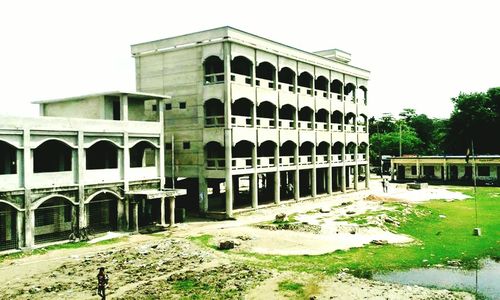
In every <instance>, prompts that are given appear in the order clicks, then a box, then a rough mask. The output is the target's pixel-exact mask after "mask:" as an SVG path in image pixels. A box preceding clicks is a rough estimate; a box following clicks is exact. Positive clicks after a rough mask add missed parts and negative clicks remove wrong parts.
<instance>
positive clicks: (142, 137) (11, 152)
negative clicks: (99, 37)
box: [0, 92, 172, 251]
mask: <svg viewBox="0 0 500 300" xmlns="http://www.w3.org/2000/svg"><path fill="white" fill-rule="evenodd" d="M165 99H168V97H166V96H162V95H153V94H146V93H128V92H109V93H100V94H94V95H86V96H81V97H73V98H65V99H57V100H48V101H38V102H36V103H38V104H39V105H40V113H41V115H42V116H41V117H36V118H24V117H2V118H1V119H0V251H2V250H8V249H15V248H22V247H27V248H31V247H33V246H34V245H37V244H43V243H46V242H52V241H58V240H67V239H68V237H69V234H70V233H71V232H72V230H73V229H75V228H82V227H87V226H90V227H91V228H92V229H93V230H94V231H108V230H124V231H128V230H137V229H138V227H139V226H141V225H146V224H150V223H152V222H156V223H158V224H164V223H165V208H166V206H167V204H166V203H164V202H165V200H164V199H165V197H168V196H169V195H172V193H171V192H165V191H162V190H163V186H164V181H165V175H164V147H163V144H164V135H163V115H162V111H157V112H156V113H154V114H153V113H151V112H152V110H151V106H153V105H155V106H158V107H160V106H163V105H164V104H163V103H164V100H165Z"/></svg>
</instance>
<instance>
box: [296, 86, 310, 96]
mask: <svg viewBox="0 0 500 300" xmlns="http://www.w3.org/2000/svg"><path fill="white" fill-rule="evenodd" d="M297 92H298V93H299V94H302V95H309V96H312V94H313V92H312V89H310V88H308V87H303V86H301V87H298V88H297Z"/></svg>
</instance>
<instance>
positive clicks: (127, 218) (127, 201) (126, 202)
mask: <svg viewBox="0 0 500 300" xmlns="http://www.w3.org/2000/svg"><path fill="white" fill-rule="evenodd" d="M123 204H124V210H125V226H126V227H125V228H127V230H131V220H130V196H127V195H125V197H124V203H123Z"/></svg>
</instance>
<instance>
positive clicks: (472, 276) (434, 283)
mask: <svg viewBox="0 0 500 300" xmlns="http://www.w3.org/2000/svg"><path fill="white" fill-rule="evenodd" d="M373 279H374V280H380V281H386V282H393V283H401V284H407V285H421V286H430V287H437V288H443V289H451V288H460V289H467V290H470V291H475V289H476V271H474V270H472V271H463V270H459V269H450V268H427V269H424V268H421V269H411V270H407V271H395V272H390V273H385V274H374V275H373ZM477 279H478V292H480V293H481V294H483V295H485V296H486V297H488V298H490V299H500V262H495V261H493V260H491V259H487V260H484V261H482V268H481V269H480V270H479V271H478V274H477Z"/></svg>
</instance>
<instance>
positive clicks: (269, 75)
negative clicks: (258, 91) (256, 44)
mask: <svg viewBox="0 0 500 300" xmlns="http://www.w3.org/2000/svg"><path fill="white" fill-rule="evenodd" d="M275 74H276V68H275V67H274V66H273V65H272V64H270V63H268V62H267V61H264V62H261V63H260V64H259V65H258V66H257V68H256V69H255V75H256V77H257V79H256V80H255V85H257V86H262V87H268V88H271V89H272V88H274V82H275V76H276V75H275Z"/></svg>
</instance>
